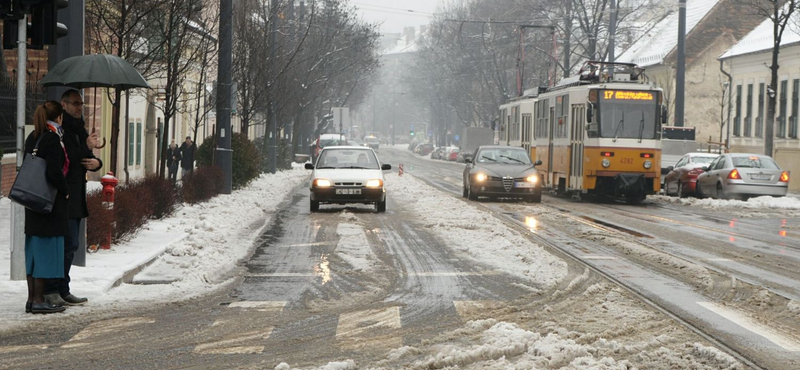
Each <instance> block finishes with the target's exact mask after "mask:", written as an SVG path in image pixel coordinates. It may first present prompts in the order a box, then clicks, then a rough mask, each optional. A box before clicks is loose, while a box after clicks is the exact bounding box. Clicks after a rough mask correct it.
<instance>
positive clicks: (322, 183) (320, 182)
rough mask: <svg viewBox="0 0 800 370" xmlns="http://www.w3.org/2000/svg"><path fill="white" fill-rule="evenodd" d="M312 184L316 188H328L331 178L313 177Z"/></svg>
mask: <svg viewBox="0 0 800 370" xmlns="http://www.w3.org/2000/svg"><path fill="white" fill-rule="evenodd" d="M314 186H315V187H318V188H329V187H331V180H326V179H315V180H314Z"/></svg>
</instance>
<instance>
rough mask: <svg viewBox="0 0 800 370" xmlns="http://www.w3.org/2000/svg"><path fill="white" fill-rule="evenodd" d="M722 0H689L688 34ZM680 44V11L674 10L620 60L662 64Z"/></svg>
mask: <svg viewBox="0 0 800 370" xmlns="http://www.w3.org/2000/svg"><path fill="white" fill-rule="evenodd" d="M720 1H721V0H687V2H686V34H687V35H688V34H689V33H690V32H692V30H693V29H694V28H695V26H697V25H698V24H699V23H700V21H701V20H702V19H703V18H705V16H706V15H707V14H708V13H709V12H710V11H711V9H713V8H714V6H715V5H717V3H719V2H720ZM677 45H678V12H677V11H673V12H672V13H671V14H669V15H667V16H666V17H664V19H662V20H661V22H658V23H657V24H656V25H655V27H653V28H652V29H651V30H649V31H648V32H647V33H646V34H645V35H644V36H642V37H641V38H640V39H639V40H637V41H636V42H635V43H634V44H633V45H631V47H629V48H628V50H626V51H625V52H624V53H622V55H620V56H619V58H617V61H618V62H626V63H636V64H638V65H639V66H641V67H647V66H651V65H656V64H661V63H663V62H664V58H666V56H667V54H669V53H670V52H671V51H672V50H673V49H674V48H675V47H676V46H677Z"/></svg>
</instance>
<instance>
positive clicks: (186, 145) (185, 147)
mask: <svg viewBox="0 0 800 370" xmlns="http://www.w3.org/2000/svg"><path fill="white" fill-rule="evenodd" d="M196 151H197V145H195V144H194V143H193V142H192V137H191V136H187V137H186V141H184V142H183V144H181V169H182V170H183V171H181V177H186V176H189V175H190V174H191V173H192V171H193V170H194V152H196Z"/></svg>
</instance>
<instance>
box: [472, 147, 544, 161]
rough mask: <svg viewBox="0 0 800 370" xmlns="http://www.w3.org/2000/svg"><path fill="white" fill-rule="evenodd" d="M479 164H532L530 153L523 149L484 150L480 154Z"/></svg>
mask: <svg viewBox="0 0 800 370" xmlns="http://www.w3.org/2000/svg"><path fill="white" fill-rule="evenodd" d="M477 162H478V163H501V164H531V159H530V158H529V157H528V153H526V152H525V151H524V150H521V149H484V150H481V151H480V153H478V160H477Z"/></svg>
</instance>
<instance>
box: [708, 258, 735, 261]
mask: <svg viewBox="0 0 800 370" xmlns="http://www.w3.org/2000/svg"><path fill="white" fill-rule="evenodd" d="M706 261H711V262H731V259H729V258H706Z"/></svg>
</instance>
